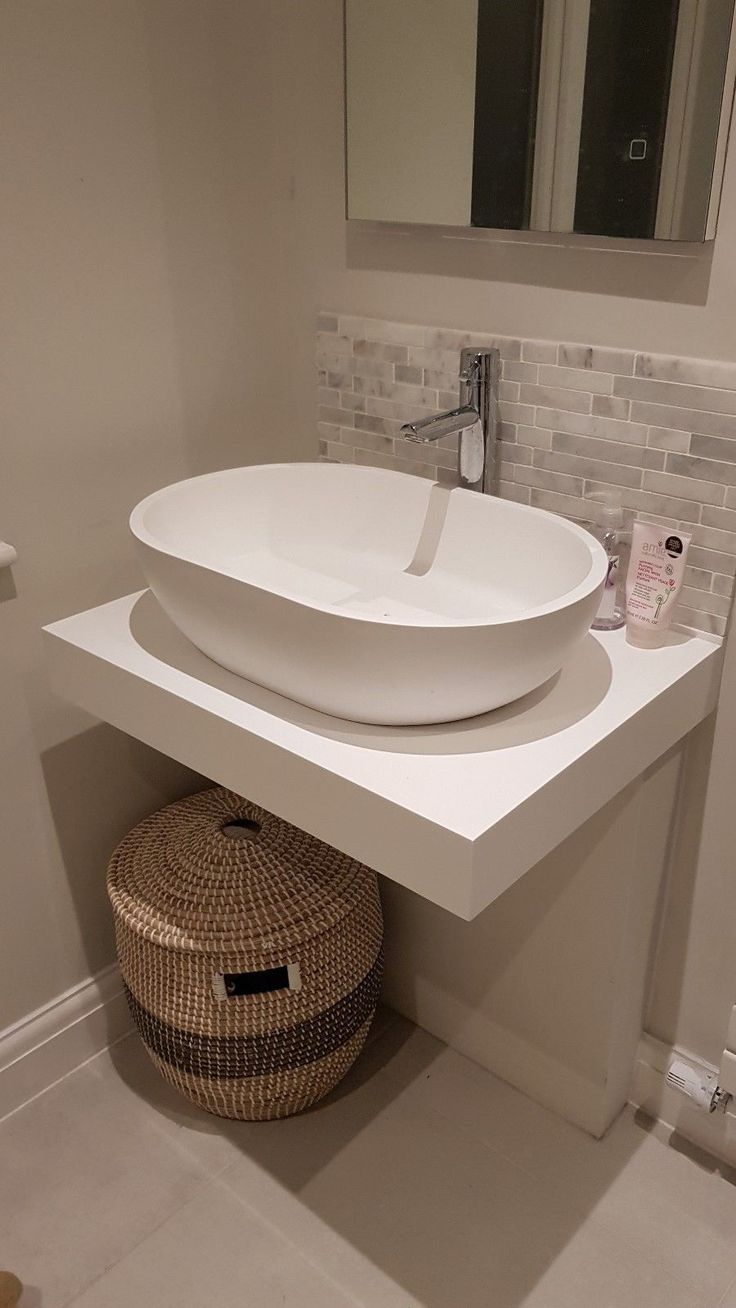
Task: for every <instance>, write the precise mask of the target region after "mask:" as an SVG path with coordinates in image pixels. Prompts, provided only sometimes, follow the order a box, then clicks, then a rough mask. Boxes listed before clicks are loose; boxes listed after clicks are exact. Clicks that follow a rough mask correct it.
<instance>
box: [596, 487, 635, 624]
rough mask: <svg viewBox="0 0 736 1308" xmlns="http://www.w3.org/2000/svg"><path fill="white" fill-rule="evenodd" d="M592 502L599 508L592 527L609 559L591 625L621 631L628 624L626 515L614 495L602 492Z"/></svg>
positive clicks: (610, 492)
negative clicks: (625, 587)
mask: <svg viewBox="0 0 736 1308" xmlns="http://www.w3.org/2000/svg"><path fill="white" fill-rule="evenodd" d="M588 499H590V500H592V501H593V503H594V504H596V505H597V508H598V512H597V517H598V522H597V523H594V524H592V525H591V528H590V529H591V531H592V532H593V535H594V536H595V537H596V539H597V540H599V541H600V543H601V545H602V546H603V548H604V550H605V551H606V555H607V558H608V573H607V576H606V584H605V587H604V589H603V595H602V597H601V602H600V606H599V608H598V612H597V613H596V615H595V618H594V619H593V622H592V624H591V625H592V628H593V631H617V630H618V628H619V627H623V625H624V623H625V622H626V599H625V592H624V582H625V578H626V567H625V560H624V558H623V553H624V548H625V546H624V538H623V537H624V512H623V509H622V507H621V501H620V500H619V498H618V496H617V495H616V494H615V492H613V491H600V492H598V493H597V494H594V495H589V496H588Z"/></svg>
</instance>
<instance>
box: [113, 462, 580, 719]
mask: <svg viewBox="0 0 736 1308" xmlns="http://www.w3.org/2000/svg"><path fill="white" fill-rule="evenodd" d="M130 525H131V529H132V532H133V535H134V536H135V538H136V542H137V547H138V550H139V553H140V558H141V562H142V564H143V567H144V570H145V573H146V576H147V578H148V581H149V584H150V586H151V589H152V591H153V592H154V594H155V595H156V597H157V599H158V601H159V603H160V604H161V606H162V607H163V608H164V610H165V611H166V613H167V614H168V615H169V617H170V618H171V619H172V621H173V622H174V623H175V624H176V626H177V627H178V628H179V629H180V631H182V632H183V633H184V635H185V636H187V637H188V638H189V639H190V640H191V641H193V643H194V644H195V645H197V646H198V647H199V649H200V650H202V651H203V652H204V653H205V654H207V655H209V657H210V658H211V659H214V661H215V662H216V663H219V664H220V665H221V666H222V667H224V668H228V669H229V670H230V671H231V672H236V673H238V675H239V676H242V677H247V678H249V680H251V681H256V682H258V683H259V684H260V685H262V686H267V687H269V688H270V689H271V690H275V691H279V692H280V693H281V694H282V695H287V696H289V698H291V699H295V700H298V701H299V702H300V703H302V704H307V705H309V706H310V707H312V708H316V709H321V710H322V711H323V712H325V713H332V714H337V715H338V716H340V717H345V718H352V719H354V720H357V721H362V722H372V723H379V724H386V725H401V726H406V725H411V724H416V723H429V722H446V721H451V720H454V719H457V718H465V717H471V716H473V715H475V714H478V713H483V712H485V711H487V710H488V709H493V708H497V707H499V705H502V704H508V703H509V702H510V701H511V700H514V699H518V698H519V696H521V695H525V694H526V693H527V692H528V691H530V690H533V689H534V688H535V687H537V686H540V685H541V684H542V683H543V682H545V681H547V680H548V679H549V678H550V677H552V676H553V675H554V674H555V673H556V672H558V671H559V669H560V668H561V666H562V664H563V663H564V661H565V659H566V658H567V656H568V654H569V652H570V650H571V649H572V647H573V646H574V645H575V644H576V642H577V641H579V640H581V639H582V637H583V636H584V635H585V633H586V632H587V630H588V628H589V626H590V623H591V621H592V620H593V617H594V615H595V612H596V609H597V606H598V603H599V599H600V595H601V590H602V587H603V582H604V580H605V575H606V556H605V553H604V551H603V549H602V547H601V546H600V545H599V544H598V542H597V541H596V540H594V538H593V537H592V536H591V535H590V534H589V533H588V532H586V531H585V530H584V529H583V528H581V527H577V526H575V525H574V524H573V523H570V522H568V521H566V520H565V519H564V518H559V517H557V516H556V515H554V514H551V513H546V512H544V511H543V510H541V509H533V508H529V507H527V506H526V505H520V504H514V503H512V502H510V501H508V500H502V499H496V498H494V497H492V496H487V495H480V494H478V493H477V492H474V491H466V490H459V489H457V490H449V489H447V488H445V487H441V486H437V485H435V484H434V483H432V482H430V481H425V480H423V479H422V478H419V477H414V476H411V475H408V474H406V473H400V472H389V471H385V470H383V469H379V468H363V467H353V466H350V465H345V464H329V463H303V464H268V465H265V466H261V467H250V468H233V469H231V470H229V471H226V472H215V473H212V474H210V475H207V476H203V477H195V478H193V479H191V480H190V481H183V482H179V483H177V484H176V485H174V486H167V487H166V488H165V489H164V490H160V491H157V492H156V493H155V494H153V495H149V496H148V498H147V499H145V500H143V501H142V502H141V503H140V504H139V505H138V506H137V508H136V509H134V511H133V513H132V515H131V519H130Z"/></svg>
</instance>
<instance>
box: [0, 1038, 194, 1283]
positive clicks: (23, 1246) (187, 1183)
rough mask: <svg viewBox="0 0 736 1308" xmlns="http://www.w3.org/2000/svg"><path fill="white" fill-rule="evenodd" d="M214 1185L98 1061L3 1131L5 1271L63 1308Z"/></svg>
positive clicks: (0, 1223)
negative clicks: (202, 1189)
mask: <svg viewBox="0 0 736 1308" xmlns="http://www.w3.org/2000/svg"><path fill="white" fill-rule="evenodd" d="M206 1179H207V1177H206V1173H205V1171H204V1169H203V1168H202V1167H201V1166H200V1164H199V1163H198V1162H197V1160H196V1158H194V1157H192V1155H191V1154H190V1153H189V1152H187V1151H186V1150H183V1149H181V1148H179V1147H178V1145H177V1143H176V1141H175V1139H174V1138H173V1136H172V1134H171V1133H170V1132H169V1131H163V1130H161V1129H160V1127H159V1125H158V1123H157V1120H156V1117H155V1115H154V1114H152V1113H151V1111H150V1109H148V1107H147V1106H146V1105H145V1104H143V1103H141V1102H139V1101H137V1100H135V1099H134V1098H132V1097H131V1096H130V1095H128V1094H127V1093H126V1092H125V1088H124V1086H123V1085H122V1083H121V1082H120V1079H119V1077H118V1075H117V1073H116V1072H115V1069H114V1067H113V1065H112V1063H110V1062H109V1061H108V1060H106V1059H101V1058H98V1059H95V1060H94V1061H93V1062H92V1063H90V1064H88V1065H87V1066H86V1067H84V1068H83V1069H80V1070H79V1071H78V1072H75V1073H74V1074H73V1075H72V1076H70V1077H68V1078H66V1080H64V1081H63V1082H60V1083H59V1084H58V1085H57V1086H55V1087H53V1089H51V1090H49V1091H48V1092H47V1093H46V1094H45V1095H43V1096H42V1097H41V1098H39V1099H37V1100H35V1101H34V1102H32V1103H31V1104H29V1105H28V1106H27V1107H26V1108H24V1109H22V1110H20V1111H19V1112H18V1113H16V1114H14V1116H12V1117H10V1118H7V1119H6V1120H5V1121H4V1122H3V1123H2V1124H1V1125H0V1263H2V1265H3V1266H5V1267H9V1268H11V1269H12V1270H13V1271H15V1272H16V1273H17V1275H18V1276H20V1278H21V1280H22V1281H23V1282H24V1283H25V1284H26V1285H29V1286H37V1287H41V1288H42V1292H43V1299H42V1302H43V1308H62V1305H64V1304H66V1303H67V1302H68V1301H69V1299H70V1298H71V1297H72V1295H73V1294H74V1293H78V1292H79V1291H80V1290H81V1289H82V1288H83V1287H84V1286H85V1285H87V1284H88V1283H89V1282H90V1281H91V1280H92V1279H93V1278H94V1277H95V1276H98V1275H99V1273H100V1271H101V1270H103V1269H104V1268H105V1267H106V1266H109V1265H110V1264H112V1263H114V1262H116V1261H117V1260H118V1259H119V1258H121V1257H122V1256H123V1255H124V1254H126V1253H127V1252H128V1251H129V1250H130V1249H132V1248H134V1247H135V1245H136V1244H137V1243H138V1241H139V1240H141V1239H142V1238H143V1237H144V1236H146V1235H147V1234H148V1233H149V1232H150V1231H151V1230H152V1229H153V1228H154V1227H156V1226H157V1225H159V1224H160V1223H161V1222H162V1221H164V1220H165V1219H166V1217H167V1216H168V1215H169V1214H170V1213H171V1212H173V1211H174V1210H175V1209H176V1208H177V1207H178V1206H179V1205H181V1204H182V1203H185V1202H186V1200H187V1199H189V1198H190V1196H191V1195H193V1194H194V1193H195V1192H196V1191H197V1190H198V1189H199V1188H200V1187H201V1186H203V1185H204V1184H205V1183H206ZM24 1308H25V1306H24Z"/></svg>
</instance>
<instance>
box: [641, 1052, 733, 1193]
mask: <svg viewBox="0 0 736 1308" xmlns="http://www.w3.org/2000/svg"><path fill="white" fill-rule="evenodd" d="M673 1057H678V1058H684V1059H685V1060H686V1061H687V1062H689V1063H692V1064H693V1065H694V1066H696V1067H698V1068H701V1069H705V1070H706V1071H708V1072H713V1071H715V1070H716V1069H715V1068H714V1067H712V1066H710V1065H709V1064H706V1063H703V1061H702V1059H698V1058H694V1057H693V1055H692V1054H690V1053H688V1052H687V1050H683V1049H674V1048H673V1047H672V1046H671V1045H666V1044H663V1043H662V1041H661V1040H656V1039H655V1038H654V1036H650V1035H646V1034H645V1035H643V1036H642V1038H641V1040H640V1042H639V1050H638V1054H637V1060H636V1067H635V1069H634V1080H633V1084H632V1087H631V1095H630V1099H631V1103H632V1104H633V1105H634V1106H635V1107H636V1108H641V1109H642V1110H643V1112H645V1113H646V1114H647V1116H648V1117H652V1118H654V1119H655V1120H656V1121H658V1122H659V1123H661V1125H662V1127H663V1128H665V1130H669V1131H674V1132H675V1134H676V1135H678V1136H681V1137H683V1138H684V1139H685V1140H688V1141H689V1142H690V1143H691V1144H694V1145H697V1147H698V1148H699V1149H703V1150H704V1151H705V1152H706V1153H709V1154H713V1155H714V1156H715V1157H716V1158H720V1159H722V1161H723V1162H725V1163H727V1164H728V1165H729V1166H730V1167H736V1109H734V1110H733V1111H729V1112H726V1113H707V1112H705V1111H704V1109H702V1108H696V1107H695V1105H694V1104H692V1103H691V1101H690V1100H689V1099H686V1098H685V1097H684V1095H681V1094H679V1093H678V1092H677V1091H676V1090H671V1089H670V1087H669V1086H668V1085H666V1084H665V1075H666V1073H667V1068H668V1067H669V1064H670V1060H671V1059H672V1058H673ZM730 1107H731V1108H732V1109H733V1102H732V1104H731V1105H730Z"/></svg>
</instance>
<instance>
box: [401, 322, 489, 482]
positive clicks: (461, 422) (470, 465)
mask: <svg viewBox="0 0 736 1308" xmlns="http://www.w3.org/2000/svg"><path fill="white" fill-rule="evenodd" d="M500 379H501V355H500V352H499V351H498V350H474V349H472V347H471V348H470V349H467V350H461V351H460V404H459V405H458V407H457V408H456V409H448V410H447V411H446V412H445V413H437V414H432V415H431V417H429V418H420V419H419V420H418V421H417V422H407V423H404V426H403V427H402V428H401V433H400V434H401V435H402V436H405V437H406V439H407V440H410V441H419V442H420V443H421V444H423V445H428V444H430V443H431V442H432V441H438V440H440V439H441V438H442V437H443V436H453V435H455V433H458V434H459V437H460V439H459V442H458V450H457V469H458V476H459V479H460V485H461V486H463V487H464V488H465V489H466V490H476V491H481V492H482V493H484V494H486V495H490V494H492V492H493V480H494V473H495V464H496V444H497V441H498V429H499V425H500V418H499V408H498V397H499V383H500Z"/></svg>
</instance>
